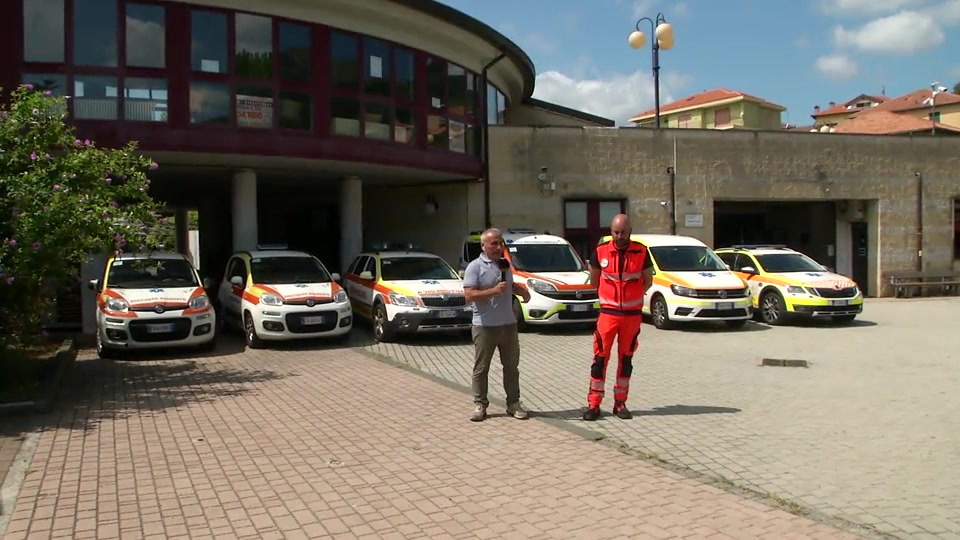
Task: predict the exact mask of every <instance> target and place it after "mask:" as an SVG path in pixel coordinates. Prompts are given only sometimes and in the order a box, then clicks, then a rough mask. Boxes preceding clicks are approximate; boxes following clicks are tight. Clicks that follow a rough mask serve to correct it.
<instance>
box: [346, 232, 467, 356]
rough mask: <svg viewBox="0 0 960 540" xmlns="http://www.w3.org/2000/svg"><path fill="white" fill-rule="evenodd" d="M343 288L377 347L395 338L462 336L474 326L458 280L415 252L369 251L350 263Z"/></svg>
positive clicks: (401, 248) (400, 248)
mask: <svg viewBox="0 0 960 540" xmlns="http://www.w3.org/2000/svg"><path fill="white" fill-rule="evenodd" d="M344 284H345V286H346V288H347V294H348V295H349V296H350V302H351V304H352V305H353V309H354V311H355V312H356V313H357V315H358V316H360V317H363V318H364V319H366V320H368V321H369V322H370V323H371V325H372V327H373V335H374V337H375V338H376V340H377V341H380V342H390V341H394V340H396V338H397V337H398V336H399V335H400V334H413V333H417V332H448V331H467V330H470V327H471V325H472V322H473V308H472V307H471V306H468V305H467V303H466V301H465V299H464V294H463V279H462V278H461V277H460V276H459V275H457V272H456V270H454V269H453V267H451V266H450V265H449V264H448V263H447V261H445V260H443V258H441V257H439V256H437V255H435V254H433V253H428V252H425V251H421V250H420V248H419V247H418V246H414V245H411V244H407V245H397V244H392V245H391V244H380V245H374V246H371V249H369V250H367V251H365V252H364V253H361V254H360V255H358V256H357V258H355V259H354V260H353V262H351V263H350V267H349V268H348V269H347V273H346V276H345V279H344Z"/></svg>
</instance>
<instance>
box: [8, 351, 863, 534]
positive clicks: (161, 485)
mask: <svg viewBox="0 0 960 540" xmlns="http://www.w3.org/2000/svg"><path fill="white" fill-rule="evenodd" d="M223 348H228V346H226V345H225V346H224V347H223ZM454 350H456V349H451V350H450V351H451V352H452V351H454ZM450 361H451V362H456V361H457V360H456V357H453V358H451V359H450ZM434 362H437V363H439V362H440V361H439V360H436V361H434ZM431 365H432V364H431ZM69 380H70V384H69V388H70V390H69V393H68V394H67V395H66V396H65V398H64V399H65V401H64V402H63V405H64V406H63V408H62V410H61V411H60V415H59V420H58V421H57V422H56V424H55V425H50V426H48V427H47V429H45V430H44V431H43V432H42V433H41V434H40V436H39V440H38V442H37V449H36V452H35V454H34V456H33V460H32V463H31V465H30V466H29V470H28V471H27V473H26V476H25V479H24V482H23V484H22V487H21V490H20V493H19V498H18V500H17V504H16V508H15V510H14V514H13V516H12V518H11V521H10V522H9V525H8V528H7V530H6V531H5V534H4V536H3V538H5V539H6V540H21V539H23V538H75V539H77V540H82V539H85V538H102V539H114V538H122V539H124V540H127V539H139V538H156V539H180V538H190V539H195V540H196V539H205V538H251V539H252V538H266V539H269V538H290V539H294V538H331V537H335V538H378V539H379V538H382V539H388V538H431V539H440V538H571V537H574V538H591V539H599V538H627V537H632V538H637V537H647V538H673V537H677V538H679V537H693V538H706V537H709V538H737V539H741V538H770V539H784V538H853V536H852V535H850V534H847V533H841V532H839V531H837V530H834V529H831V528H829V527H827V526H826V525H822V524H819V523H816V522H814V521H811V520H809V519H805V518H801V517H797V516H795V515H792V514H789V513H787V512H784V511H782V510H777V509H774V508H771V507H770V506H768V505H765V504H763V503H761V502H757V501H752V500H747V499H743V498H739V497H737V496H735V495H733V494H731V493H728V492H726V491H723V490H721V489H719V488H717V487H712V486H709V485H706V484H704V483H703V482H701V481H699V480H695V479H691V478H687V477H685V476H682V475H679V474H676V473H673V472H669V471H667V470H665V469H663V468H660V467H657V466H654V465H652V464H649V463H646V462H644V461H642V460H640V459H637V458H635V457H632V456H629V455H626V454H624V453H621V452H618V451H617V450H615V449H612V448H609V447H606V446H603V445H601V444H598V443H596V442H592V441H590V440H588V439H586V438H584V437H581V436H578V435H576V434H573V433H570V432H569V431H566V430H563V429H559V428H557V427H555V426H553V425H550V424H548V423H547V422H544V421H541V420H528V421H519V420H516V419H513V418H508V417H505V416H502V415H501V416H499V417H495V418H491V419H490V420H488V421H487V422H484V423H481V424H476V423H472V422H468V421H467V418H466V415H467V412H468V407H467V406H466V402H467V401H468V400H467V397H468V396H466V394H464V393H463V392H462V391H459V390H456V389H451V388H448V387H447V386H445V385H442V384H438V383H437V382H435V381H431V380H429V379H428V378H426V377H423V376H422V375H420V374H417V373H414V372H412V371H409V370H404V369H401V368H398V367H396V366H394V365H389V364H387V363H383V362H377V361H375V360H373V359H371V358H369V357H367V356H364V355H361V354H359V353H358V352H355V351H350V350H345V349H339V350H337V349H333V350H310V349H302V348H295V349H292V350H291V349H287V350H280V351H246V352H241V351H239V350H230V351H224V350H220V351H218V353H217V354H215V355H210V356H207V357H197V358H193V359H186V360H183V359H180V360H176V359H158V358H152V359H150V358H141V359H139V360H133V361H116V362H112V361H100V360H95V359H92V358H89V355H84V356H82V357H81V358H80V359H79V360H78V362H76V363H75V364H74V365H73V367H72V371H71V374H70V377H69ZM493 412H499V411H493Z"/></svg>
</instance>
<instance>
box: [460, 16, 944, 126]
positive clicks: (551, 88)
mask: <svg viewBox="0 0 960 540" xmlns="http://www.w3.org/2000/svg"><path fill="white" fill-rule="evenodd" d="M441 1H443V2H444V3H446V4H448V5H450V6H453V7H455V8H457V9H459V10H461V11H464V12H465V13H467V14H469V15H472V16H473V17H476V18H477V19H480V20H481V21H483V22H485V23H487V24H489V25H490V26H492V27H494V28H496V29H497V30H499V31H500V32H501V33H503V34H504V35H506V36H507V37H509V38H510V39H512V40H513V41H514V42H516V43H517V44H518V45H519V46H520V47H522V48H523V49H524V50H525V51H526V52H527V54H528V55H530V57H531V58H532V59H533V61H534V64H535V65H536V68H537V73H538V78H537V91H536V94H535V96H536V97H538V98H541V99H545V100H548V101H553V102H556V103H559V104H561V105H566V106H570V107H574V108H578V109H582V110H585V111H588V112H592V113H594V114H600V115H603V116H607V117H609V118H612V119H614V120H616V121H617V122H618V123H622V122H624V121H625V120H626V118H627V117H629V116H630V115H631V114H633V113H636V112H640V111H641V110H643V109H647V108H651V107H652V106H653V91H652V77H651V69H650V67H651V66H650V61H651V58H650V56H651V55H650V49H649V46H647V47H646V48H644V49H641V50H634V49H631V48H629V46H628V45H627V36H628V35H629V34H630V32H632V31H633V30H634V25H635V24H636V21H637V19H638V18H639V17H642V16H649V17H651V18H653V17H655V16H656V14H657V13H658V12H663V13H664V15H665V16H666V17H667V20H668V21H670V22H671V23H672V24H673V28H674V35H675V45H674V48H673V49H671V50H669V51H661V55H660V64H661V103H666V102H668V101H669V100H670V99H678V98H681V97H684V96H687V95H690V94H694V93H697V92H700V91H703V90H706V89H711V88H728V89H731V90H738V91H742V92H746V93H749V94H754V95H757V96H760V97H762V98H764V99H767V100H770V101H773V102H775V103H779V104H781V105H783V106H785V107H787V112H786V113H785V114H784V115H783V120H784V121H785V122H786V121H789V122H790V123H793V124H800V125H803V124H807V123H809V122H810V116H809V115H810V113H812V112H813V106H814V105H820V106H821V107H826V106H827V104H828V103H829V102H830V101H836V102H843V101H846V100H848V99H851V98H853V97H855V96H857V95H859V94H861V93H871V94H879V93H880V92H881V91H882V90H883V89H884V87H885V88H886V95H887V96H897V95H902V94H905V93H907V92H910V91H913V90H917V89H920V88H928V87H929V85H930V84H931V83H932V82H933V81H939V82H940V83H941V84H943V85H945V86H948V87H950V88H952V87H953V85H954V84H955V83H957V82H960V53H958V51H960V0H726V1H718V0H672V1H670V0H441ZM644 24H648V23H646V22H645V23H644ZM646 32H649V26H648V27H647V29H646ZM950 50H952V51H955V53H954V54H952V55H949V54H948V51H950Z"/></svg>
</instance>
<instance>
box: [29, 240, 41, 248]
mask: <svg viewBox="0 0 960 540" xmlns="http://www.w3.org/2000/svg"><path fill="white" fill-rule="evenodd" d="M30 247H32V248H33V249H40V242H34V243H33V244H32V245H31V246H30Z"/></svg>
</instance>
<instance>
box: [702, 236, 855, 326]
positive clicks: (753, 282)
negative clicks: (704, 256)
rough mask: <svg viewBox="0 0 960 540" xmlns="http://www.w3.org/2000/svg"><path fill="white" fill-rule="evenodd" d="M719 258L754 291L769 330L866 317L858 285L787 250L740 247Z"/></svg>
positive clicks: (720, 251)
mask: <svg viewBox="0 0 960 540" xmlns="http://www.w3.org/2000/svg"><path fill="white" fill-rule="evenodd" d="M716 253H717V255H719V256H720V258H721V259H722V260H723V262H724V263H726V264H727V265H728V266H729V267H730V268H731V269H732V270H733V271H734V273H736V274H738V275H739V276H740V277H741V278H743V279H744V280H745V281H746V282H747V284H748V285H749V286H750V292H751V297H752V299H753V306H754V309H755V310H756V312H757V315H758V317H759V318H760V320H762V321H763V322H765V323H767V324H770V325H778V324H783V323H785V322H789V321H790V320H791V319H798V318H814V319H821V320H825V319H829V320H830V321H832V322H835V323H848V322H852V321H853V320H854V319H856V317H857V315H859V314H860V313H862V312H863V293H861V291H860V287H858V286H857V283H856V282H855V281H853V280H852V279H850V278H848V277H847V276H842V275H840V274H836V273H834V272H831V271H829V270H828V269H827V268H826V267H825V266H823V265H821V264H820V263H818V262H817V261H815V260H813V259H811V258H810V257H808V256H806V255H804V254H803V253H800V252H799V251H794V250H792V249H790V248H788V247H787V246H785V245H737V246H732V247H729V248H721V249H718V250H717V251H716Z"/></svg>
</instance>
